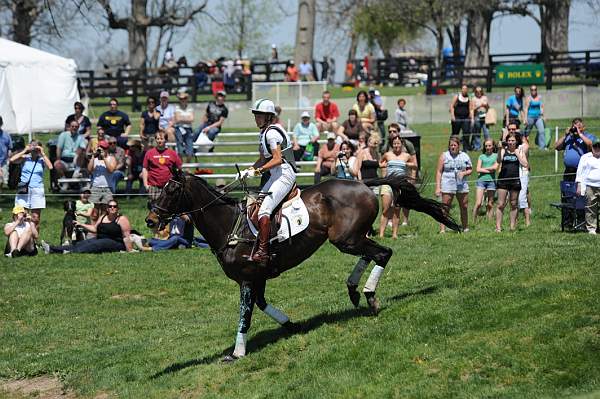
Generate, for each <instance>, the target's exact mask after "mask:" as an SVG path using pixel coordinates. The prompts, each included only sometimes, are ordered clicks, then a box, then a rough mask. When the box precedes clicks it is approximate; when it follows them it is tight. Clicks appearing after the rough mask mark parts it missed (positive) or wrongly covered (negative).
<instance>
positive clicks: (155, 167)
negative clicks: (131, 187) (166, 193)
mask: <svg viewBox="0 0 600 399" xmlns="http://www.w3.org/2000/svg"><path fill="white" fill-rule="evenodd" d="M173 166H175V167H177V168H178V169H181V158H179V156H178V155H177V153H176V152H175V151H173V150H171V149H169V148H166V147H165V135H164V133H157V135H156V147H154V148H151V149H150V150H148V152H146V155H145V156H144V163H143V169H142V180H143V182H144V187H145V188H146V191H147V192H148V196H149V198H150V200H151V201H154V200H156V199H157V198H158V196H159V195H160V192H161V191H162V188H163V187H164V186H165V184H167V182H168V181H169V179H170V178H171V177H172V176H173V175H172V174H171V167H173Z"/></svg>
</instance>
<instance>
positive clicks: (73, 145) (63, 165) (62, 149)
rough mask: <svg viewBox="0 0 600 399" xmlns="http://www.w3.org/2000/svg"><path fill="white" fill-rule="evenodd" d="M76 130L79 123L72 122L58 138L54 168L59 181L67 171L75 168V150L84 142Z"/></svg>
mask: <svg viewBox="0 0 600 399" xmlns="http://www.w3.org/2000/svg"><path fill="white" fill-rule="evenodd" d="M78 130H79V122H77V121H75V120H73V121H71V123H70V124H69V130H66V131H64V132H62V133H61V134H60V135H59V136H58V142H57V143H56V161H54V168H55V169H56V175H57V178H59V179H60V178H61V177H64V176H65V174H66V172H67V171H69V170H73V169H75V167H76V166H77V159H76V157H77V149H79V148H80V147H81V146H82V144H83V142H84V140H85V139H84V138H83V135H80V134H79V133H77V131H78Z"/></svg>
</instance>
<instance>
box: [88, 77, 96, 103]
mask: <svg viewBox="0 0 600 399" xmlns="http://www.w3.org/2000/svg"><path fill="white" fill-rule="evenodd" d="M88 85H89V87H90V94H89V96H90V98H94V97H95V90H94V86H95V85H96V81H95V79H94V71H90V80H89V82H88Z"/></svg>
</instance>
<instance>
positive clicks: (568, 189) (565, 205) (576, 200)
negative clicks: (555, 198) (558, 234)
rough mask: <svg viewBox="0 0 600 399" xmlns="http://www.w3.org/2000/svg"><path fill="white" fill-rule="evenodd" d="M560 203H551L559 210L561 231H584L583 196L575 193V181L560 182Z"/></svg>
mask: <svg viewBox="0 0 600 399" xmlns="http://www.w3.org/2000/svg"><path fill="white" fill-rule="evenodd" d="M560 199H561V202H560V204H553V205H554V206H556V207H557V208H559V209H560V210H561V220H560V229H561V231H565V230H569V231H585V229H586V228H585V196H583V195H577V183H575V182H571V181H561V182H560Z"/></svg>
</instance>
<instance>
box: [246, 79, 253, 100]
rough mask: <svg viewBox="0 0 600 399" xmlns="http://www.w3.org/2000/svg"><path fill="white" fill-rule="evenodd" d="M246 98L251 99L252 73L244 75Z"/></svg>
mask: <svg viewBox="0 0 600 399" xmlns="http://www.w3.org/2000/svg"><path fill="white" fill-rule="evenodd" d="M246 100H248V101H252V74H249V75H246Z"/></svg>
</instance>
